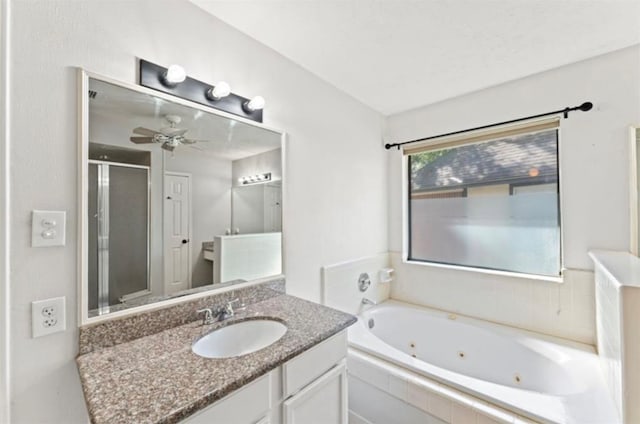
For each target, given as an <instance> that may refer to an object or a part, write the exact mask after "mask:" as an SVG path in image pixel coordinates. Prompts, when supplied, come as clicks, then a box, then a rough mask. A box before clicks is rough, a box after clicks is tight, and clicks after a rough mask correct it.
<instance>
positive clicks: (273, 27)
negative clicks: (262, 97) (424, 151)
mask: <svg viewBox="0 0 640 424" xmlns="http://www.w3.org/2000/svg"><path fill="white" fill-rule="evenodd" d="M191 1H192V2H193V3H195V4H196V5H198V6H200V7H201V8H202V9H204V10H205V11H207V12H209V13H211V14H213V15H214V16H216V17H218V18H219V19H221V20H223V21H225V22H227V23H228V24H230V25H231V26H233V27H236V28H237V29H239V30H240V31H242V32H244V33H246V34H248V35H249V36H251V37H253V38H255V39H256V40H258V41H260V42H261V43H263V44H265V45H267V46H268V47H270V48H272V49H274V50H275V51H277V52H279V53H280V54H282V55H283V56H285V57H287V58H289V59H290V60H292V61H293V62H295V63H297V64H299V65H300V66H302V67H303V68H306V69H307V70H309V71H310V72H312V73H314V74H315V75H317V76H318V77H320V78H322V79H324V80H325V81H328V82H329V83H331V84H333V85H334V86H335V87H337V88H339V89H341V90H343V91H344V92H346V93H348V94H350V95H351V96H353V97H355V98H356V99H358V100H360V101H361V102H362V103H364V104H366V105H368V106H370V107H371V108H373V109H375V110H377V111H379V112H381V113H383V114H385V115H390V114H394V113H398V112H401V111H405V110H409V109H413V108H416V107H420V106H424V105H427V104H431V103H435V102H438V101H441V100H444V99H448V98H452V97H455V96H459V95H462V94H465V93H469V92H472V91H476V90H480V89H483V88H487V87H490V86H494V85H497V84H500V83H504V82H507V81H512V80H515V79H518V78H522V77H525V76H528V75H532V74H536V73H539V72H542V71H545V70H549V69H553V68H557V67H559V66H562V65H566V64H569V63H573V62H577V61H580V60H583V59H587V58H589V57H593V56H597V55H600V54H603V53H607V52H610V51H613V50H618V49H621V48H624V47H627V46H630V45H633V44H637V43H640V29H639V28H640V0H422V1H418V0H413V1H409V0H377V1H376V0H269V1H266V0H242V1H238V0H223V1H220V0H218V1H216V0H191Z"/></svg>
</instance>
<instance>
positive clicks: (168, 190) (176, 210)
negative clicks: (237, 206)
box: [164, 173, 191, 294]
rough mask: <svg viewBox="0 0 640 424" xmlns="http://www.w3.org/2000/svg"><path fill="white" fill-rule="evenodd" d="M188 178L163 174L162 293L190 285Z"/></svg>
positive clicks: (182, 288)
mask: <svg viewBox="0 0 640 424" xmlns="http://www.w3.org/2000/svg"><path fill="white" fill-rule="evenodd" d="M190 188H191V177H190V176H189V175H185V174H171V173H166V174H165V176H164V271H165V272H164V286H165V294H171V293H174V292H176V291H180V290H186V289H188V288H190V287H191V265H190V264H191V260H190V258H191V255H190V252H191V247H190V246H191V241H190V240H189V237H190V229H191V223H190V217H191V199H190V196H191V193H190Z"/></svg>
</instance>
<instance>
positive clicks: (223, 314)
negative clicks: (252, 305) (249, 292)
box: [197, 298, 246, 325]
mask: <svg viewBox="0 0 640 424" xmlns="http://www.w3.org/2000/svg"><path fill="white" fill-rule="evenodd" d="M239 301H240V299H237V298H236V299H233V300H230V301H228V302H227V303H226V305H224V306H223V307H222V308H220V309H215V310H214V309H213V308H204V309H200V310H199V311H197V312H198V313H199V314H204V315H203V316H202V325H207V324H211V323H213V322H214V321H224V320H225V319H229V318H231V317H233V316H234V315H235V313H236V311H240V310H243V309H246V307H245V306H244V305H240V307H239V308H236V309H234V308H233V304H234V303H236V302H239Z"/></svg>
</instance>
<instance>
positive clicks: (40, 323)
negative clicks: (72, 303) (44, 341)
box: [31, 297, 67, 338]
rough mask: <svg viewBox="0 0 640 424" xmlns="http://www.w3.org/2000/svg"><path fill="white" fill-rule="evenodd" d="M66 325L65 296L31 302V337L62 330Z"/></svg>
mask: <svg viewBox="0 0 640 424" xmlns="http://www.w3.org/2000/svg"><path fill="white" fill-rule="evenodd" d="M66 327H67V322H66V315H65V298H64V297H55V298H52V299H46V300H37V301H33V302H31V333H32V337H34V338H35V337H40V336H46V335H47V334H52V333H58V332H60V331H64V330H65V329H66Z"/></svg>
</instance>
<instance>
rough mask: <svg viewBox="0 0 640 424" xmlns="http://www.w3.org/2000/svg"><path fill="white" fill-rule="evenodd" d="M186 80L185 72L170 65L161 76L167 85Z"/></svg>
mask: <svg viewBox="0 0 640 424" xmlns="http://www.w3.org/2000/svg"><path fill="white" fill-rule="evenodd" d="M186 78H187V72H186V71H185V70H184V68H183V67H182V66H180V65H171V66H169V68H168V69H167V72H165V73H164V75H163V81H164V83H165V84H167V85H170V86H172V85H176V84H178V83H181V82H182V81H184V80H185V79H186Z"/></svg>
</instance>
